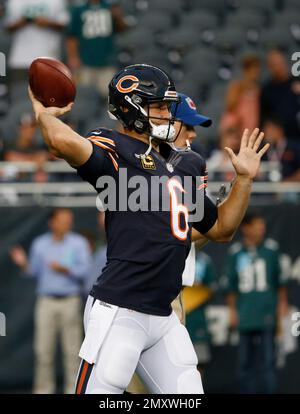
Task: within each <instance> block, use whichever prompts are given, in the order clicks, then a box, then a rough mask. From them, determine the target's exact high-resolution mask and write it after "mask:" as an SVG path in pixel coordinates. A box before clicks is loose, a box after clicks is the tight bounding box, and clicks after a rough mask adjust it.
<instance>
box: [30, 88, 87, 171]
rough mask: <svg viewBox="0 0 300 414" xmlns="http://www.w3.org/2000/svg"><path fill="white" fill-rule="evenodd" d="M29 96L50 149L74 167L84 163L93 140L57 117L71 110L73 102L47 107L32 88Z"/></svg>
mask: <svg viewBox="0 0 300 414" xmlns="http://www.w3.org/2000/svg"><path fill="white" fill-rule="evenodd" d="M29 96H30V99H31V102H32V106H33V110H34V113H35V117H36V120H37V122H38V124H39V126H40V127H41V131H42V134H43V137H44V141H45V143H46V145H47V147H48V149H49V151H50V152H51V153H52V154H53V155H55V156H56V157H59V158H63V159H65V160H66V161H67V162H68V163H69V164H71V165H72V166H74V167H78V166H80V165H82V164H84V163H85V162H86V161H87V160H88V159H89V157H90V155H91V153H92V144H91V142H90V141H88V140H87V139H85V138H84V137H82V136H81V135H79V134H77V132H75V131H73V130H72V128H70V127H69V126H68V125H66V124H65V123H63V122H62V121H61V120H60V119H57V117H59V116H61V115H63V114H65V113H67V112H69V111H70V110H71V108H72V105H73V104H72V103H70V104H69V105H67V106H66V107H64V108H56V107H47V108H46V107H44V106H43V105H42V104H41V103H40V102H39V101H38V100H37V99H35V97H34V96H33V94H32V92H31V90H30V88H29Z"/></svg>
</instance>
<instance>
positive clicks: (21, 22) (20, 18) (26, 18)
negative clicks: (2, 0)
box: [5, 0, 69, 83]
mask: <svg viewBox="0 0 300 414" xmlns="http://www.w3.org/2000/svg"><path fill="white" fill-rule="evenodd" d="M68 21H69V15H68V12H67V7H66V2H65V0H51V1H49V0H8V2H7V6H6V18H5V25H6V28H7V30H8V31H9V32H11V33H12V43H11V50H10V55H9V59H8V65H9V69H10V80H11V83H14V82H16V81H20V80H27V76H28V75H27V70H28V67H29V65H30V64H31V62H32V61H33V60H34V59H35V58H36V57H38V56H48V57H52V58H56V59H60V57H61V40H62V31H63V29H64V27H65V26H66V24H67V23H68Z"/></svg>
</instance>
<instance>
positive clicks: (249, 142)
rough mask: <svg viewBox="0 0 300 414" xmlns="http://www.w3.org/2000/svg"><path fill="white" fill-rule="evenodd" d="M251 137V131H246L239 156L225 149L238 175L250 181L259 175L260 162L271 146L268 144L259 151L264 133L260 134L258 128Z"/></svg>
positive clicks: (229, 149)
mask: <svg viewBox="0 0 300 414" xmlns="http://www.w3.org/2000/svg"><path fill="white" fill-rule="evenodd" d="M249 135H250V134H249V130H248V129H245V131H244V133H243V136H242V140H241V146H240V151H239V153H238V154H237V155H235V153H234V152H233V151H232V149H231V148H228V147H226V148H224V149H225V151H226V152H227V154H228V156H229V158H230V160H231V162H232V165H233V167H234V169H235V171H236V173H237V175H238V176H240V177H245V178H248V179H254V178H255V177H256V175H257V173H258V169H259V165H260V160H261V158H262V156H263V155H264V154H265V153H266V152H267V150H268V149H269V147H270V144H266V145H265V146H264V147H262V149H261V150H259V151H258V149H259V146H260V144H261V142H262V140H263V137H264V133H263V132H260V131H259V129H258V128H255V129H254V131H253V132H252V133H251V135H250V136H249Z"/></svg>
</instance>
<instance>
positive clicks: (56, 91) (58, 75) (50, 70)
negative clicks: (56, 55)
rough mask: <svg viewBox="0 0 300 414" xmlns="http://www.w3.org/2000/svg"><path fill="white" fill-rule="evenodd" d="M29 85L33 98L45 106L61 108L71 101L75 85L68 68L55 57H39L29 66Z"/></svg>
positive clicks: (73, 96) (74, 92)
mask: <svg viewBox="0 0 300 414" xmlns="http://www.w3.org/2000/svg"><path fill="white" fill-rule="evenodd" d="M29 85H30V88H31V90H32V93H33V95H34V96H35V98H36V99H37V100H38V101H40V102H41V103H42V104H43V105H44V106H45V107H49V106H56V107H59V108H63V107H64V106H66V105H68V104H69V103H70V102H73V101H74V99H75V96H76V85H75V82H74V79H73V77H72V74H71V71H70V69H69V68H68V67H67V66H66V65H64V64H63V63H62V62H60V61H59V60H56V59H52V58H47V57H40V58H37V59H35V60H34V61H33V62H32V63H31V65H30V68H29Z"/></svg>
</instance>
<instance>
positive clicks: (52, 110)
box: [28, 87, 73, 121]
mask: <svg viewBox="0 0 300 414" xmlns="http://www.w3.org/2000/svg"><path fill="white" fill-rule="evenodd" d="M28 94H29V97H30V100H31V102H32V106H33V111H34V114H35V118H36V120H37V121H38V118H39V116H40V114H41V113H42V112H46V113H48V114H50V115H52V116H55V117H56V118H57V117H59V116H62V115H64V114H66V113H67V112H70V111H71V109H72V106H73V102H70V103H69V104H68V105H67V106H65V107H64V108H58V107H55V106H50V107H48V108H46V107H45V106H44V105H43V104H42V103H41V102H40V101H38V100H37V99H36V98H35V97H34V95H33V93H32V91H31V89H30V87H28Z"/></svg>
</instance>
